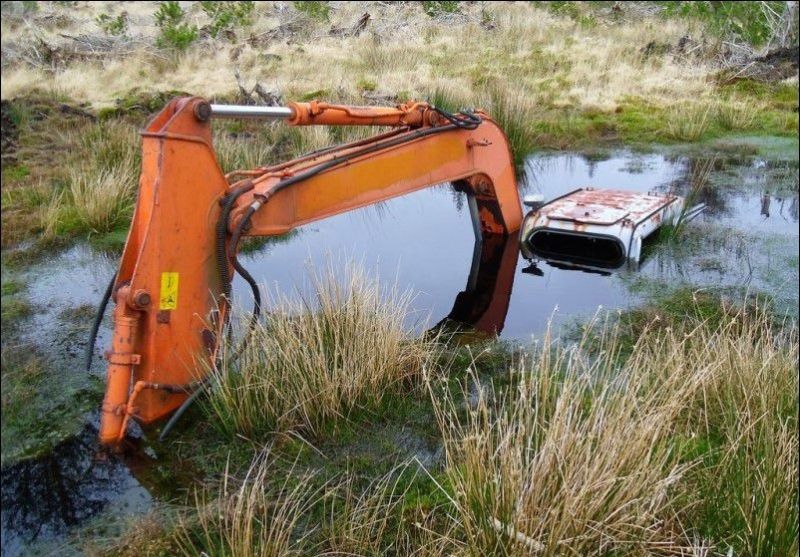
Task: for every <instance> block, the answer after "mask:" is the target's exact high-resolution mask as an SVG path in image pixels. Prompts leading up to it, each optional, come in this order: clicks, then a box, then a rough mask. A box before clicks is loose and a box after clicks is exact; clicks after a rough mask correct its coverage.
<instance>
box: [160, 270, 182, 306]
mask: <svg viewBox="0 0 800 557" xmlns="http://www.w3.org/2000/svg"><path fill="white" fill-rule="evenodd" d="M158 309H178V273H161V296H160V297H159V303H158Z"/></svg>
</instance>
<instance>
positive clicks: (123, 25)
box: [95, 12, 128, 37]
mask: <svg viewBox="0 0 800 557" xmlns="http://www.w3.org/2000/svg"><path fill="white" fill-rule="evenodd" d="M95 21H96V22H97V25H98V26H99V27H100V29H102V30H103V32H104V33H105V34H106V35H113V36H115V37H116V36H123V35H125V34H126V33H127V32H128V18H127V16H126V15H125V13H124V12H123V13H121V14H119V15H118V16H117V17H111V16H110V15H108V14H100V15H99V16H97V18H96V19H95Z"/></svg>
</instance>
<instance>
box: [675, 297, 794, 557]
mask: <svg viewBox="0 0 800 557" xmlns="http://www.w3.org/2000/svg"><path fill="white" fill-rule="evenodd" d="M701 342H707V343H708V346H710V347H713V350H714V352H715V354H716V357H717V361H718V365H717V366H716V370H715V373H714V374H713V375H711V377H709V380H708V381H705V382H704V383H703V388H702V390H701V391H700V392H698V393H697V394H696V396H695V397H694V400H693V401H692V405H691V408H692V410H693V413H692V414H691V415H690V417H689V419H688V420H687V421H686V423H685V424H684V425H683V427H682V431H681V434H682V436H683V439H684V440H685V443H686V445H687V446H688V448H689V452H690V454H691V453H694V454H695V455H698V454H699V455H700V456H699V464H698V465H697V466H695V467H694V468H693V469H692V470H691V471H690V472H689V474H688V475H687V481H686V488H687V497H692V498H693V499H694V501H695V504H694V506H693V507H692V508H691V510H690V511H689V513H688V515H689V517H690V518H689V519H688V521H689V523H690V524H694V525H697V526H698V527H699V530H700V531H701V533H702V534H703V536H704V537H706V538H707V539H709V540H712V541H713V542H714V543H716V544H717V545H718V546H719V547H722V548H725V547H730V548H733V550H734V553H735V554H737V555H764V556H769V555H796V554H797V551H798V471H797V462H798V436H797V428H798V402H799V401H798V387H800V385H798V373H797V361H798V338H797V329H796V328H790V329H789V331H788V332H787V331H782V332H776V331H775V328H774V324H773V323H772V322H771V321H770V320H769V319H768V318H767V316H766V315H765V314H764V313H763V311H761V310H756V311H755V313H754V314H753V315H751V316H744V315H738V316H734V318H732V319H729V320H727V321H726V322H724V323H722V324H721V325H720V327H719V328H718V329H717V330H715V331H712V332H710V333H707V332H703V333H701V334H699V335H697V338H692V339H691V340H687V341H686V342H685V344H689V345H691V346H694V345H696V344H699V343H701Z"/></svg>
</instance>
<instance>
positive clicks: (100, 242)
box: [89, 226, 128, 254]
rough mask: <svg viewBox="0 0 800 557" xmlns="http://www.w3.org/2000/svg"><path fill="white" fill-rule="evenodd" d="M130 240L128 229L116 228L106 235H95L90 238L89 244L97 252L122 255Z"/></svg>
mask: <svg viewBox="0 0 800 557" xmlns="http://www.w3.org/2000/svg"><path fill="white" fill-rule="evenodd" d="M127 239H128V227H127V226H125V227H124V228H122V227H120V228H116V229H114V230H112V231H110V232H106V233H104V234H93V235H90V236H89V243H90V244H91V246H92V247H93V248H95V249H97V250H100V251H104V252H109V253H115V254H116V253H121V252H122V248H124V247H125V242H126V241H127Z"/></svg>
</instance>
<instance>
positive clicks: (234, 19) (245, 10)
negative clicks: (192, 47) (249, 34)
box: [200, 1, 255, 37]
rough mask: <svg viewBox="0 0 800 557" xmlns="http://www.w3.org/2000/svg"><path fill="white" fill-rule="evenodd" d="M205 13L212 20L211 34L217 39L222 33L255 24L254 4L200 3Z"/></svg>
mask: <svg viewBox="0 0 800 557" xmlns="http://www.w3.org/2000/svg"><path fill="white" fill-rule="evenodd" d="M200 7H201V8H202V10H203V12H205V14H206V15H207V16H208V17H209V18H211V25H210V26H209V33H210V34H211V36H212V37H217V36H218V35H219V34H220V32H222V31H226V30H230V29H233V28H234V27H237V26H241V27H245V26H248V25H250V24H252V22H253V10H254V9H255V3H254V2H210V1H206V2H200Z"/></svg>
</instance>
